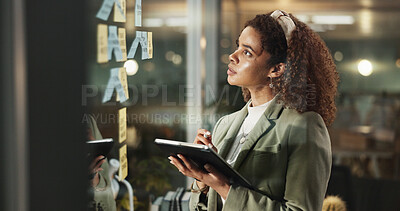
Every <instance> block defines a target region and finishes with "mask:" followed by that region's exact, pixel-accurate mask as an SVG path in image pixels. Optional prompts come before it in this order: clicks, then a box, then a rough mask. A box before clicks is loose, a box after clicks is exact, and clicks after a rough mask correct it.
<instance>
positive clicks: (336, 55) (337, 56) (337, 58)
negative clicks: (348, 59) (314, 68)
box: [333, 51, 343, 62]
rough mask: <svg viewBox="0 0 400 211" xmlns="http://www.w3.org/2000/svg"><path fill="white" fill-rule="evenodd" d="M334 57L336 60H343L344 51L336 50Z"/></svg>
mask: <svg viewBox="0 0 400 211" xmlns="http://www.w3.org/2000/svg"><path fill="white" fill-rule="evenodd" d="M333 58H335V60H336V61H338V62H341V61H342V60H343V53H342V52H340V51H336V52H335V54H334V55H333Z"/></svg>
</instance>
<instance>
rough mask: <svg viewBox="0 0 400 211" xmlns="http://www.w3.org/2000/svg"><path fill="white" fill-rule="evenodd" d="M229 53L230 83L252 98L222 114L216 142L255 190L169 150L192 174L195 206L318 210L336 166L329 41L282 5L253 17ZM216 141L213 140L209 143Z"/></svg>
mask: <svg viewBox="0 0 400 211" xmlns="http://www.w3.org/2000/svg"><path fill="white" fill-rule="evenodd" d="M237 44H238V47H237V50H236V51H235V52H233V53H232V54H231V55H230V57H229V58H230V64H229V69H228V71H227V74H228V83H229V84H230V85H236V86H240V87H242V91H243V96H244V100H245V101H247V104H246V106H244V107H243V109H242V110H240V111H238V112H235V113H233V114H230V115H227V116H224V117H222V118H221V119H220V120H219V121H218V122H217V123H216V125H215V127H214V132H213V134H212V138H204V134H205V133H207V132H208V131H207V130H204V129H199V130H198V134H197V136H196V138H195V141H194V142H195V143H198V144H205V145H209V146H215V150H218V153H219V154H220V155H221V156H222V157H223V158H225V159H226V160H227V162H228V163H230V164H231V165H232V166H233V168H234V169H236V170H237V171H238V172H239V173H240V174H241V175H242V176H244V177H245V178H246V179H248V180H249V181H250V182H251V184H252V185H253V186H254V187H255V188H256V189H257V190H256V191H254V190H250V189H247V188H244V187H240V186H237V185H235V184H230V183H229V182H228V180H227V179H226V178H225V177H224V176H223V175H222V174H221V173H220V172H218V169H215V168H213V167H212V166H210V165H208V164H207V165H205V169H206V170H207V171H208V172H205V171H202V170H200V169H199V168H197V167H196V166H195V165H193V163H191V162H190V160H188V159H187V158H185V157H183V156H182V155H178V157H179V158H180V159H181V160H182V161H183V162H184V165H182V164H181V162H180V161H179V160H178V159H176V158H174V157H169V159H170V160H171V163H172V164H173V165H175V166H176V167H177V168H178V169H179V171H180V172H182V173H183V174H184V175H186V176H189V177H193V178H195V179H196V181H195V182H194V183H193V185H192V192H193V194H192V197H191V203H190V209H191V210H212V211H214V210H221V209H222V210H228V211H231V210H232V211H233V210H249V211H253V210H311V211H319V210H321V208H322V201H323V199H324V196H325V192H326V187H327V184H328V179H329V175H330V169H331V162H332V159H331V148H330V139H329V135H328V131H327V129H326V125H329V124H331V123H332V122H333V120H334V117H335V111H336V107H335V104H334V97H335V95H336V88H337V82H338V74H337V72H336V68H335V65H334V62H333V60H332V57H331V55H330V53H329V50H328V48H327V47H326V46H325V44H324V42H323V41H322V40H321V39H320V38H319V36H318V35H317V34H315V33H314V32H313V31H312V30H311V29H310V28H309V27H308V26H306V25H305V24H304V23H302V22H300V21H299V20H298V19H296V18H295V17H293V16H292V15H291V14H287V13H286V12H284V11H280V10H276V11H274V12H273V13H269V14H264V15H257V16H256V17H255V18H254V19H252V20H250V21H248V22H247V23H246V25H245V28H244V29H243V31H242V32H241V34H240V36H239V39H238V42H237ZM210 144H211V145H210Z"/></svg>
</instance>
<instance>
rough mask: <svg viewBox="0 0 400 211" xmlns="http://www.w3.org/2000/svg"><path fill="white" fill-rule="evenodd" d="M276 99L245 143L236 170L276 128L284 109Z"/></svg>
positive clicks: (237, 160) (235, 166)
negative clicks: (266, 135) (263, 137)
mask: <svg viewBox="0 0 400 211" xmlns="http://www.w3.org/2000/svg"><path fill="white" fill-rule="evenodd" d="M276 98H277V97H275V98H274V99H272V101H271V104H270V105H269V106H268V108H267V109H266V110H265V112H264V115H262V116H261V117H260V119H259V120H258V121H257V123H256V125H255V126H254V128H253V129H252V130H251V131H250V133H249V135H248V137H247V140H246V142H245V143H244V145H243V147H242V149H241V150H240V153H239V155H238V158H237V159H236V162H235V164H234V166H233V168H234V169H236V170H238V169H239V168H240V165H241V164H242V163H243V161H244V159H245V158H246V157H247V156H248V154H249V152H250V151H251V150H252V149H253V148H254V146H255V145H256V143H257V142H258V140H259V139H260V137H261V136H262V135H264V134H266V133H268V132H269V131H270V130H271V129H272V128H273V127H274V126H275V121H274V120H276V119H277V118H278V117H279V114H280V113H281V111H282V109H283V107H282V105H281V104H278V103H277V102H276V101H277V99H276ZM246 110H247V107H246ZM235 135H236V134H235Z"/></svg>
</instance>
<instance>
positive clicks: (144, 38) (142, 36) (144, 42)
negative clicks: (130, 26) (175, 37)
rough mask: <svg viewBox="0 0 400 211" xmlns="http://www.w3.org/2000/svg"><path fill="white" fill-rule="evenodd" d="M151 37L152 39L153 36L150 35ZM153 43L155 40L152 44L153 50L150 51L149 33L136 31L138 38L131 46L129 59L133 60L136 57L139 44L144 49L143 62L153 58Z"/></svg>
mask: <svg viewBox="0 0 400 211" xmlns="http://www.w3.org/2000/svg"><path fill="white" fill-rule="evenodd" d="M150 37H151V39H152V34H150ZM152 42H153V40H151V43H150V47H151V50H149V41H148V32H144V31H136V37H135V40H134V41H133V43H132V45H131V48H130V49H129V53H128V58H129V59H132V58H134V57H135V54H136V51H137V48H138V46H139V43H140V46H141V47H142V60H143V59H150V58H152V56H153V55H152V54H153V43H152ZM150 52H151V57H150V54H149V53H150Z"/></svg>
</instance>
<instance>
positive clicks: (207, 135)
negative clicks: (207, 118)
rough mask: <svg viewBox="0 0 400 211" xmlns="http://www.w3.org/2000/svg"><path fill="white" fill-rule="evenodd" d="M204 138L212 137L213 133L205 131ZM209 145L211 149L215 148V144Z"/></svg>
mask: <svg viewBox="0 0 400 211" xmlns="http://www.w3.org/2000/svg"><path fill="white" fill-rule="evenodd" d="M203 136H204V138H206V139H207V140H208V139H209V138H210V137H211V133H210V132H209V131H207V132H206V133H204V135H203ZM208 147H210V148H211V149H213V148H214V145H213V144H211V143H210V144H208Z"/></svg>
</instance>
